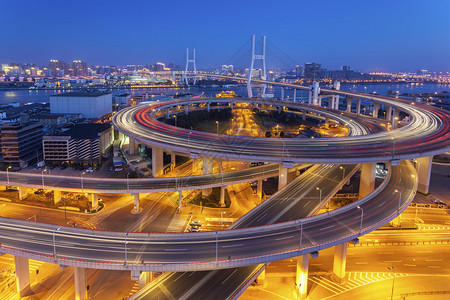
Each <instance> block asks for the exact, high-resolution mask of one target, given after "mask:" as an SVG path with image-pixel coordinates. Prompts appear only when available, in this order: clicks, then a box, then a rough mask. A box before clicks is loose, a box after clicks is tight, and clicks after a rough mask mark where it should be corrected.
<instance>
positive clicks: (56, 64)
mask: <svg viewBox="0 0 450 300" xmlns="http://www.w3.org/2000/svg"><path fill="white" fill-rule="evenodd" d="M48 69H49V70H51V74H52V76H54V77H62V76H64V74H69V69H70V66H69V64H68V63H66V62H63V61H61V60H57V59H51V60H50V63H49V64H48Z"/></svg>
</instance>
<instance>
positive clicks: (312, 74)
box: [304, 63, 322, 80]
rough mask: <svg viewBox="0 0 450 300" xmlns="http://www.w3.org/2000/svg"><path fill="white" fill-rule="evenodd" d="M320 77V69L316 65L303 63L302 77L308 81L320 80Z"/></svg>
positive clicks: (319, 66) (318, 65)
mask: <svg viewBox="0 0 450 300" xmlns="http://www.w3.org/2000/svg"><path fill="white" fill-rule="evenodd" d="M321 76H322V67H321V65H320V64H316V63H305V71H304V77H305V78H306V79H310V80H316V79H320V78H321Z"/></svg>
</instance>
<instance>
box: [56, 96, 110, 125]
mask: <svg viewBox="0 0 450 300" xmlns="http://www.w3.org/2000/svg"><path fill="white" fill-rule="evenodd" d="M112 108H113V103H112V94H111V93H108V92H73V93H64V94H59V95H52V96H50V112H51V113H52V114H68V113H70V114H74V113H81V114H82V115H83V117H84V118H87V119H95V118H101V117H102V116H104V115H108V114H110V113H112Z"/></svg>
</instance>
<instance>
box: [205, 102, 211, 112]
mask: <svg viewBox="0 0 450 300" xmlns="http://www.w3.org/2000/svg"><path fill="white" fill-rule="evenodd" d="M206 107H207V108H208V112H210V110H211V102H208V103H207V104H206Z"/></svg>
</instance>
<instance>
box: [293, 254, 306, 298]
mask: <svg viewBox="0 0 450 300" xmlns="http://www.w3.org/2000/svg"><path fill="white" fill-rule="evenodd" d="M308 267H309V255H308V254H305V255H301V256H299V257H297V275H296V277H295V278H296V279H295V285H296V286H297V293H298V298H297V299H306V294H307V292H308Z"/></svg>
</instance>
